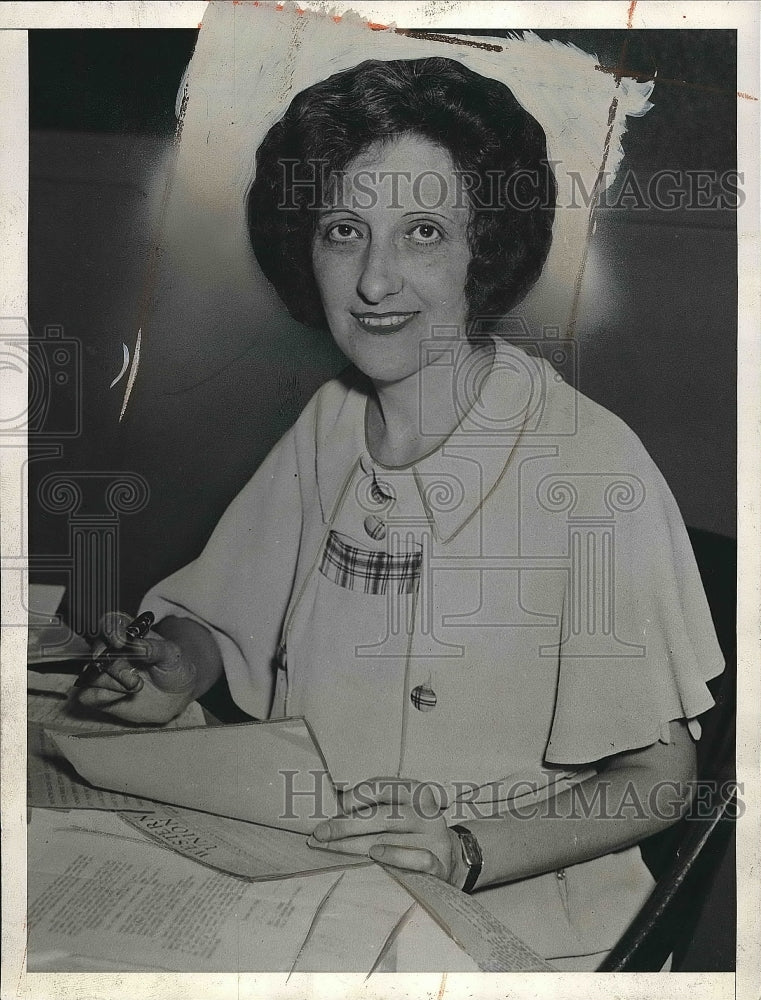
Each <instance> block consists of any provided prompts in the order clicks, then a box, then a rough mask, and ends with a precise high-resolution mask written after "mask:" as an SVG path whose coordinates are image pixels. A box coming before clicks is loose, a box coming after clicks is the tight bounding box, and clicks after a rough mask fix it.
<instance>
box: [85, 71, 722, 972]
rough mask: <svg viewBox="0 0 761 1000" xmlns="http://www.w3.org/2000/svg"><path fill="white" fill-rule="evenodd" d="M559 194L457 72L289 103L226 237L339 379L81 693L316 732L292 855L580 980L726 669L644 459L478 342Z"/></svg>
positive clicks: (541, 145) (507, 104)
mask: <svg viewBox="0 0 761 1000" xmlns="http://www.w3.org/2000/svg"><path fill="white" fill-rule="evenodd" d="M554 190H555V188H554V180H553V178H552V174H551V171H550V168H549V167H548V165H547V161H546V148H545V140H544V136H543V134H542V131H541V129H540V127H539V126H538V124H537V123H536V122H535V121H534V120H533V119H532V118H531V117H530V116H529V115H528V114H527V113H526V112H525V111H524V110H523V108H522V107H521V106H520V105H519V104H518V103H517V102H516V101H515V99H514V98H513V96H512V94H511V93H510V92H509V91H508V90H507V89H506V88H505V87H504V86H503V85H501V84H499V83H497V82H495V81H491V80H487V79H484V78H482V77H480V76H478V75H476V74H474V73H472V72H471V71H469V70H467V69H466V68H464V67H463V66H462V65H460V64H459V63H457V62H454V61H450V60H447V59H424V60H415V61H396V62H388V63H377V62H368V63H364V64H362V65H361V66H358V67H356V68H354V69H351V70H348V71H345V72H342V73H339V74H337V75H335V76H334V77H331V78H330V79H328V80H326V81H324V82H322V83H320V84H317V85H316V86H314V87H311V88H309V89H308V90H306V91H304V92H303V93H302V94H300V95H298V96H297V97H296V99H295V100H294V101H293V102H292V104H291V106H290V107H289V109H288V111H287V112H286V114H285V116H284V117H283V119H282V120H281V121H280V122H278V123H277V124H276V125H275V126H274V127H273V128H272V129H271V130H270V132H269V134H268V135H267V137H266V139H265V141H264V142H263V144H262V146H261V147H260V149H259V151H258V154H257V164H256V177H255V180H254V183H253V186H252V188H251V191H250V194H249V198H248V218H249V226H250V232H251V237H252V244H253V247H254V251H255V253H256V255H257V259H258V261H259V263H260V265H261V267H262V270H263V271H264V273H265V274H266V275H267V277H268V278H269V279H270V281H272V283H273V284H274V285H275V287H276V289H277V290H278V292H279V294H280V295H281V297H282V299H283V301H284V302H285V304H286V305H287V306H288V308H289V310H290V311H291V313H292V314H293V315H294V316H295V317H296V318H297V319H299V320H301V321H302V322H305V323H309V324H312V325H315V326H318V327H320V328H325V327H327V328H328V329H329V330H330V332H331V334H332V336H333V337H334V339H335V340H336V342H337V343H338V345H339V346H340V348H341V349H342V351H343V352H344V353H345V354H346V356H347V358H348V359H349V360H350V361H351V362H352V365H353V367H352V368H350V369H349V370H348V371H347V372H346V373H344V374H343V375H342V376H341V377H340V378H339V379H337V380H334V381H333V382H330V383H328V384H327V385H326V386H324V387H323V388H322V389H321V390H320V391H319V392H318V393H317V394H316V396H315V397H314V398H313V399H312V401H311V402H310V403H309V404H308V406H307V407H306V409H305V410H304V412H303V413H302V415H301V417H300V418H299V420H298V421H297V423H296V425H295V426H294V427H293V429H292V430H291V431H290V432H289V433H288V434H287V435H286V436H285V437H284V438H283V439H282V440H281V441H280V443H279V444H278V445H277V446H276V447H275V448H274V449H273V451H272V452H271V454H270V455H269V456H268V458H267V459H266V461H265V462H264V463H263V465H262V466H261V468H260V469H259V470H258V472H257V473H256V475H255V476H254V477H253V479H252V480H251V482H250V483H249V484H248V486H247V487H246V488H245V489H244V490H243V492H242V493H241V494H240V496H239V497H238V498H237V499H236V500H235V501H234V503H233V504H232V505H231V507H230V508H229V509H228V511H227V512H226V514H225V515H224V517H223V518H222V520H221V521H220V523H219V525H218V526H217V528H216V530H215V532H214V534H213V535H212V538H211V539H210V541H209V543H208V545H207V547H206V549H205V550H204V552H203V553H202V555H201V556H200V558H199V559H198V560H196V561H195V562H194V563H192V564H191V565H190V566H188V567H186V568H184V569H182V570H180V571H179V572H178V573H176V574H174V575H173V576H172V577H170V578H169V579H167V580H165V581H164V582H163V583H161V584H159V585H158V586H157V587H155V588H154V589H153V590H152V591H151V592H150V593H149V594H148V595H147V596H146V599H145V607H146V608H150V609H151V610H152V611H154V612H155V613H156V615H157V617H158V618H159V619H160V620H159V624H158V625H157V626H156V628H155V631H154V633H152V635H151V636H150V637H149V640H148V642H147V650H146V652H147V655H148V660H149V663H150V664H151V665H150V667H149V669H148V670H146V671H143V672H142V673H141V674H140V681H141V684H140V689H139V690H136V691H134V692H133V693H130V694H128V695H125V694H124V690H123V688H122V687H120V686H119V685H118V684H115V683H113V682H112V680H111V678H109V677H108V676H105V677H103V678H102V679H101V681H100V682H99V683H98V685H97V686H96V687H93V688H90V689H86V690H84V691H82V692H81V693H80V695H79V697H80V699H81V701H82V702H83V703H84V704H88V705H92V706H96V707H98V708H102V709H106V710H108V711H110V712H111V713H113V714H114V715H116V716H119V717H120V718H123V719H130V720H133V721H142V722H156V721H163V720H166V719H168V718H171V717H172V716H174V715H176V714H177V713H178V712H180V711H181V710H182V709H183V708H184V707H185V706H186V705H187V704H188V703H189V702H190V701H191V700H192V699H193V698H196V697H198V696H200V695H201V694H202V693H203V692H204V691H206V690H207V689H208V688H209V687H210V686H211V685H212V684H213V683H214V682H215V681H216V680H217V678H218V677H220V676H221V674H222V672H223V671H224V673H225V674H226V676H227V679H228V681H229V684H230V689H231V692H232V695H233V697H234V699H235V701H236V702H237V703H238V704H239V705H240V706H241V708H243V709H244V710H246V711H247V712H249V713H250V714H251V715H253V716H255V717H259V718H266V717H270V718H277V717H280V716H285V715H301V716H304V717H305V718H306V719H307V720H308V721H309V723H310V725H311V726H312V729H313V730H314V732H315V734H316V736H317V739H318V741H319V743H320V746H321V747H322V749H323V752H324V754H325V757H326V760H327V763H328V766H329V768H330V771H331V774H332V776H333V778H334V780H335V781H336V783H337V785H339V787H340V788H342V789H344V790H345V791H344V795H343V802H342V805H343V809H344V815H343V816H342V817H340V818H337V819H333V820H330V821H329V822H322V823H320V824H319V825H317V826H316V829H315V831H314V835H313V840H312V843H313V844H314V845H316V846H319V847H321V848H328V849H338V850H345V851H352V852H357V851H358V852H360V853H367V854H369V856H370V857H372V858H374V859H376V860H382V861H383V862H384V863H388V864H390V865H395V866H400V867H404V868H412V869H416V870H420V871H425V872H429V873H431V874H433V875H435V876H437V877H439V878H441V879H444V880H446V881H449V882H450V883H452V884H453V885H457V886H460V887H461V888H464V889H465V890H466V891H473V890H474V889H475V890H477V891H478V892H479V899H480V900H481V901H482V902H483V903H484V904H485V905H487V906H488V907H490V908H491V909H493V910H494V912H496V913H497V914H498V915H499V916H500V917H502V919H504V920H505V921H506V922H507V923H508V924H509V925H510V926H512V927H513V929H514V930H515V931H516V933H518V934H519V935H520V936H522V937H523V938H524V939H525V940H526V941H527V943H529V944H530V945H532V946H533V947H534V948H535V949H536V950H538V951H539V952H540V953H541V954H543V955H544V956H545V957H547V958H548V959H552V960H553V961H554V962H555V964H556V965H557V967H558V968H573V969H591V968H595V967H596V966H597V964H598V963H599V961H600V960H601V958H602V957H603V955H604V953H605V952H606V951H607V950H608V949H609V948H610V947H611V946H612V945H613V944H614V943H615V941H616V939H617V938H618V937H619V936H620V934H621V933H622V932H623V930H624V929H625V928H626V926H627V924H628V923H629V922H630V920H631V918H632V917H633V915H634V914H635V913H636V911H637V910H638V908H639V907H640V906H641V904H642V903H643V902H644V899H645V898H646V897H647V895H648V893H649V892H650V890H651V888H652V879H651V878H650V875H649V873H648V872H647V869H646V868H645V866H644V864H643V862H642V859H641V856H640V853H639V849H638V848H637V847H635V846H632V845H635V844H636V843H637V842H638V841H640V840H641V839H643V838H644V837H646V836H649V835H651V834H652V833H655V832H657V831H659V830H660V829H662V828H664V827H665V826H667V825H668V824H669V823H670V822H674V821H675V820H676V819H678V818H679V816H680V815H681V814H682V812H683V810H684V808H685V807H686V805H687V802H688V798H689V794H688V785H689V782H690V781H691V780H692V779H693V778H694V773H695V770H694V769H695V752H694V746H693V735H692V734H695V735H697V733H698V729H697V728H696V723H695V721H694V719H695V716H697V715H698V714H700V713H701V712H703V711H705V710H706V709H707V708H709V707H710V705H711V704H712V700H711V697H710V694H709V693H708V690H707V688H706V685H705V681H706V680H708V679H710V678H711V677H713V676H715V675H716V674H717V673H719V672H720V671H721V668H722V661H721V654H720V651H719V649H718V645H717V643H716V639H715V636H714V634H713V629H712V625H711V619H710V615H709V612H708V608H707V605H706V602H705V597H704V595H703V593H702V589H701V586H700V581H699V577H698V575H697V570H696V568H695V564H694V559H693V557H692V553H691V550H690V546H689V541H688V539H687V535H686V532H685V529H684V526H683V524H682V521H681V518H680V516H679V512H678V510H677V508H676V504H675V502H674V500H673V498H672V496H671V494H670V492H669V490H668V487H667V486H666V484H665V482H664V481H663V479H662V477H661V476H660V474H659V472H658V471H657V469H656V468H655V467H654V465H653V463H652V461H651V460H650V459H649V457H648V456H647V454H646V453H645V451H644V449H643V447H642V445H641V444H640V442H639V441H638V440H637V438H636V437H635V436H634V435H633V434H632V432H631V431H630V430H629V429H628V428H627V427H625V426H624V425H623V424H622V423H621V422H620V421H619V420H617V419H616V418H615V417H613V416H612V415H611V414H609V413H608V412H606V411H604V410H603V409H601V408H600V407H599V406H596V405H595V404H593V403H591V402H590V401H589V400H586V399H585V398H584V397H582V396H581V395H580V394H578V393H576V392H575V391H574V390H573V389H572V388H571V387H570V386H568V385H567V384H566V383H565V382H564V381H563V380H562V378H561V377H560V376H559V375H558V374H557V373H556V371H555V369H554V368H552V367H551V366H550V365H549V364H548V363H547V362H545V361H544V360H542V358H541V352H540V355H539V356H537V354H536V352H534V353H531V352H530V351H529V352H528V353H527V352H525V351H523V350H520V349H518V348H517V347H514V346H511V345H509V344H508V343H506V342H505V341H503V340H502V339H501V338H500V337H499V335H498V332H497V331H498V328H499V317H501V316H503V315H505V314H506V313H508V312H509V310H510V309H512V308H513V307H514V306H515V305H516V304H517V303H518V302H519V301H520V299H521V298H522V297H523V296H524V295H525V294H526V292H527V291H528V290H529V288H530V287H531V286H532V284H533V283H534V281H535V280H536V278H537V277H538V275H539V274H540V272H541V269H542V266H543V264H544V261H545V259H546V255H547V252H548V249H549V245H550V240H551V229H552V220H553V212H554ZM484 331H491V335H487V334H485V332H484ZM539 346H540V347H542V349H543V348H544V346H545V345H544V342H540V344H539ZM560 347H562V345H560V344H559V342H558V344H556V345H555V348H554V353H555V354H556V355H557V353H558V350H559V349H560ZM117 624H119V623H118V622H117ZM112 672H113V673H114V675H115V676H116V677H119V676H121V677H122V678H124V679H125V680H126V682H127V686H130V687H134V686H135V673H134V668H133V666H132V665H131V664H130V662H129V660H128V659H125V660H124V661H123V662H122V663H120V664H118V665H117V666H116V667H115V668H114V670H113V671H112ZM690 720H691V721H690ZM688 723H689V728H688ZM664 783H665V784H664ZM664 789H665V792H664ZM661 792H664V794H663V795H661V794H660V793H661ZM368 804H371V805H375V806H379V805H383V804H387V805H388V808H385V809H384V808H367V806H368ZM603 819H604V821H602V820H603Z"/></svg>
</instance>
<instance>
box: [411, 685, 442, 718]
mask: <svg viewBox="0 0 761 1000" xmlns="http://www.w3.org/2000/svg"><path fill="white" fill-rule="evenodd" d="M410 701H411V702H412V704H413V705H414V706H415V708H416V709H417V710H418V711H419V712H430V711H431V709H432V708H436V702H437V701H438V698H437V697H436V692H435V691H434V690H433V689H432V688H429V687H428V685H427V684H418V686H417V687H416V688H413V689H412V691H410Z"/></svg>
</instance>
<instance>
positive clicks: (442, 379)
mask: <svg viewBox="0 0 761 1000" xmlns="http://www.w3.org/2000/svg"><path fill="white" fill-rule="evenodd" d="M476 353H478V354H482V355H483V357H484V362H483V363H484V364H488V366H489V368H491V363H492V359H493V356H494V345H493V344H486V345H480V344H479V345H473V344H471V343H469V342H466V343H464V344H463V345H462V346H461V347H460V348H459V349H458V352H457V357H456V359H454V360H453V362H452V363H451V364H446V363H439V364H431V365H426V367H425V368H422V369H421V370H420V371H418V372H415V373H414V374H412V375H410V376H408V377H407V378H406V379H401V380H400V381H398V382H391V383H383V382H381V383H378V382H374V383H373V385H374V388H375V393H374V395H373V396H371V397H370V399H369V401H368V407H367V422H366V436H367V447H368V449H369V450H370V454H371V455H372V456H373V458H374V459H375V460H376V461H377V462H380V463H381V464H382V465H387V466H402V465H410V464H412V463H413V462H417V461H419V460H420V459H422V458H424V457H425V456H426V455H429V454H431V453H432V452H434V451H436V449H437V448H439V447H440V446H441V444H443V442H444V441H446V439H447V438H448V437H449V436H450V434H451V433H452V431H454V429H455V428H456V427H457V425H458V424H459V423H460V421H461V419H462V417H463V415H464V413H466V412H467V410H468V409H469V408H470V406H472V404H473V402H474V400H473V399H469V398H463V397H464V389H465V387H466V386H468V387H472V386H473V385H474V384H475V385H479V384H480V382H481V379H478V378H477V379H462V378H458V377H457V375H458V368H460V367H461V366H462V365H465V364H467V365H471V364H477V363H478V362H476V361H475V360H474V358H473V355H474V354H476ZM484 374H485V373H484Z"/></svg>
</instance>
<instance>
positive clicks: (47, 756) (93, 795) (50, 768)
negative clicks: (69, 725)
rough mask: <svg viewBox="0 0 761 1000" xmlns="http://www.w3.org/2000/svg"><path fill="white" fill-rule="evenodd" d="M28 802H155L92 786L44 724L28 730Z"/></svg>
mask: <svg viewBox="0 0 761 1000" xmlns="http://www.w3.org/2000/svg"><path fill="white" fill-rule="evenodd" d="M26 787H27V804H28V805H29V806H32V807H34V806H42V807H45V808H48V809H140V810H143V811H144V810H146V809H151V808H153V805H154V803H153V802H149V801H148V800H147V799H139V798H136V797H135V796H131V795H120V794H119V793H118V792H109V791H106V790H105V789H102V788H93V787H92V785H88V784H87V782H86V781H83V780H82V778H80V777H79V775H78V774H77V773H76V771H75V770H74V768H73V767H72V766H71V764H69V762H68V761H67V760H66V759H65V757H63V756H62V755H61V752H60V751H59V749H58V747H57V746H56V744H55V742H54V741H53V739H52V738H51V737H50V736H49V735H48V734H47V733H46V731H45V730H44V729H43V727H42V726H38V725H34V724H30V725H29V727H28V730H27V771H26Z"/></svg>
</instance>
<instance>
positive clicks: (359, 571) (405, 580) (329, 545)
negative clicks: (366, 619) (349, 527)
mask: <svg viewBox="0 0 761 1000" xmlns="http://www.w3.org/2000/svg"><path fill="white" fill-rule="evenodd" d="M422 561H423V554H422V552H400V553H390V552H378V551H374V550H371V549H360V548H357V547H356V546H354V545H349V544H348V543H347V542H344V541H342V540H341V539H340V538H339V537H338V535H337V534H336V533H335V531H331V532H330V533H329V534H328V538H327V541H326V542H325V549H324V551H323V553H322V559H321V560H320V572H321V573H322V575H323V576H324V577H326V578H327V579H328V580H331V581H332V582H333V583H336V584H338V586H339V587H344V588H345V589H346V590H357V591H360V592H362V593H365V594H387V593H389V592H391V593H396V594H413V593H414V592H415V589H416V587H417V585H418V581H419V580H420V566H421V564H422Z"/></svg>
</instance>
